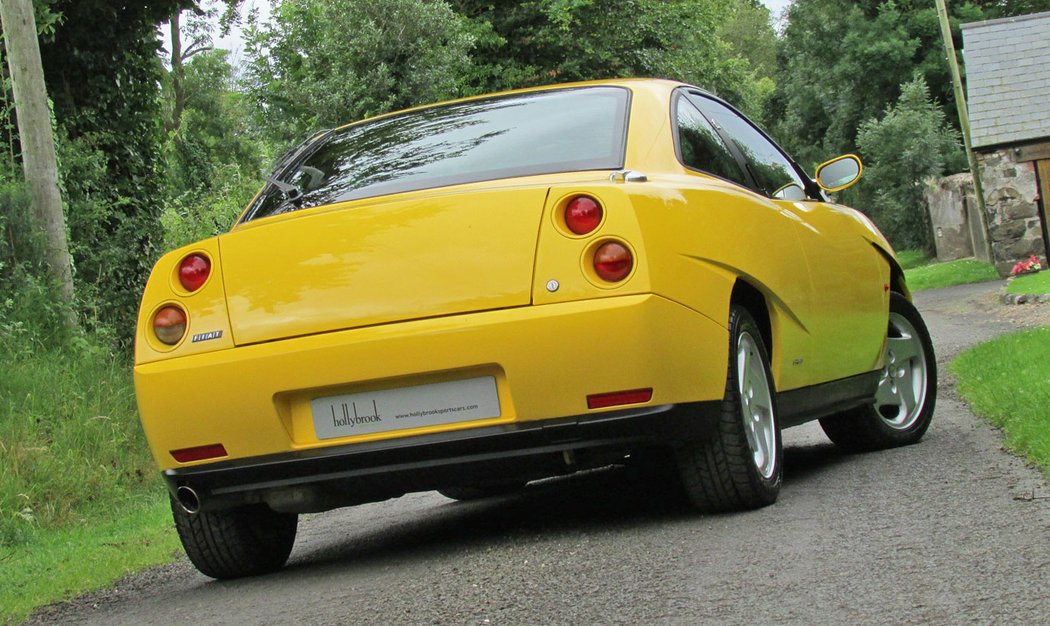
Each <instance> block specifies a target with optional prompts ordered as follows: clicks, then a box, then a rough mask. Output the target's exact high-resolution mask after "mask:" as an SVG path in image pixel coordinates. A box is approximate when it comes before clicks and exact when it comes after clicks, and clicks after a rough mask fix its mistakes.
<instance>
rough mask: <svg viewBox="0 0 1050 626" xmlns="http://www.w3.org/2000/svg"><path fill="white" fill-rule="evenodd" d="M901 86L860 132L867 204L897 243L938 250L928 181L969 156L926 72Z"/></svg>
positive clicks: (864, 191) (885, 230)
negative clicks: (925, 197)
mask: <svg viewBox="0 0 1050 626" xmlns="http://www.w3.org/2000/svg"><path fill="white" fill-rule="evenodd" d="M900 91H901V95H900V98H898V100H897V102H896V104H894V105H893V106H891V107H888V108H887V109H886V111H885V114H884V115H883V116H882V119H870V120H868V121H866V122H864V123H863V124H862V125H861V127H860V129H859V132H858V134H857V146H858V147H859V149H860V153H861V156H862V157H863V158H864V159H865V161H866V162H867V169H866V170H865V176H864V180H863V181H862V183H863V186H862V192H863V194H864V199H865V200H864V202H863V204H862V206H863V207H864V208H865V211H866V212H867V213H868V214H869V215H870V216H871V218H872V220H874V221H875V223H876V224H877V225H878V226H879V228H880V229H881V230H882V231H883V232H884V233H885V234H886V236H887V237H888V238H889V239H890V241H891V242H892V243H893V244H894V246H896V247H898V248H907V249H912V248H918V249H924V250H932V247H933V245H932V244H933V238H932V233H930V226H929V223H928V220H927V219H926V209H925V201H924V200H923V191H922V190H923V187H922V181H923V180H925V179H926V178H929V177H931V176H940V175H943V174H944V173H945V172H946V171H948V170H955V169H958V168H960V167H962V166H963V165H964V164H965V162H966V157H965V155H964V154H963V152H962V150H961V148H962V145H961V138H960V135H959V132H958V131H957V130H955V129H954V128H952V126H951V124H949V123H948V121H947V119H946V118H945V114H944V111H942V110H941V109H940V107H938V106H937V104H936V103H935V102H934V101H933V98H932V97H931V96H930V89H929V87H928V86H927V85H926V81H925V79H924V78H923V77H922V74H921V73H919V72H916V74H915V77H914V78H913V79H912V80H911V82H908V83H905V84H903V85H902V86H901V89H900Z"/></svg>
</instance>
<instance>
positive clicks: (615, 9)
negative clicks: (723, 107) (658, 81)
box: [451, 0, 772, 112]
mask: <svg viewBox="0 0 1050 626" xmlns="http://www.w3.org/2000/svg"><path fill="white" fill-rule="evenodd" d="M748 1H749V0H739V1H738V2H734V3H733V4H732V7H731V9H730V10H728V11H727V10H726V4H725V3H724V2H721V1H716V0H575V1H572V2H566V1H564V0H528V1H525V2H489V1H486V0H453V1H452V3H451V4H452V6H453V7H454V8H455V9H456V10H457V11H458V12H460V13H461V14H463V15H465V16H467V17H469V18H470V19H471V20H472V21H473V22H474V23H475V24H477V25H478V28H479V29H480V30H479V32H480V33H481V36H479V39H478V46H477V48H476V50H475V52H474V59H475V65H476V66H477V67H478V68H479V69H478V71H477V73H476V76H477V78H478V84H477V89H478V90H479V91H495V90H500V89H508V88H515V87H527V86H533V85H542V84H548V83H562V82H570V81H577V80H590V79H596V78H620V77H629V76H656V77H663V78H672V79H678V80H683V81H686V82H691V83H695V84H697V85H700V86H703V87H706V88H708V89H710V90H712V91H715V92H717V93H718V94H720V95H722V96H723V97H725V98H727V99H729V100H730V101H732V102H733V103H734V104H737V105H738V106H742V108H744V109H746V110H749V112H754V110H753V109H754V107H753V106H752V105H754V104H756V99H755V98H754V97H753V96H754V88H755V85H754V82H755V78H754V76H753V75H752V74H751V73H750V67H749V63H748V61H747V60H746V59H745V58H742V56H741V55H739V54H737V53H735V52H734V49H733V48H732V46H731V45H730V44H729V43H727V42H726V41H724V40H723V39H722V38H721V37H720V36H719V32H720V29H721V27H722V26H723V25H724V24H725V23H726V22H727V20H729V19H731V18H732V17H733V16H735V15H737V13H736V8H737V6H738V5H739V4H741V3H744V2H748ZM770 43H772V41H770Z"/></svg>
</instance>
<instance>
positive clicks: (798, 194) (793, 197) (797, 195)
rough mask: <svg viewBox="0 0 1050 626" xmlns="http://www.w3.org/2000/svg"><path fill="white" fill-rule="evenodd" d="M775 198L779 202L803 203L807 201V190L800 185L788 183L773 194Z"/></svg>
mask: <svg viewBox="0 0 1050 626" xmlns="http://www.w3.org/2000/svg"><path fill="white" fill-rule="evenodd" d="M773 198H775V199H777V200H790V201H792V202H801V201H803V200H805V199H806V190H805V189H803V188H802V187H799V186H798V183H788V184H786V185H784V186H783V187H781V188H780V189H777V190H776V191H774V192H773Z"/></svg>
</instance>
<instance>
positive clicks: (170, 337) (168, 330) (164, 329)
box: [153, 306, 186, 346]
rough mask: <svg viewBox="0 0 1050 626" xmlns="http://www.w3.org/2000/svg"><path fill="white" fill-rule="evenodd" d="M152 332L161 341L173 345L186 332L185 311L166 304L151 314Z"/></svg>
mask: <svg viewBox="0 0 1050 626" xmlns="http://www.w3.org/2000/svg"><path fill="white" fill-rule="evenodd" d="M153 334H154V335H156V336H157V339H159V340H160V341H161V343H165V344H167V345H169V346H173V345H175V344H177V343H179V342H180V341H182V337H183V336H184V335H185V334H186V313H185V312H184V311H183V310H182V309H180V308H179V307H177V306H166V307H164V308H162V309H161V310H159V311H157V312H156V314H154V315H153Z"/></svg>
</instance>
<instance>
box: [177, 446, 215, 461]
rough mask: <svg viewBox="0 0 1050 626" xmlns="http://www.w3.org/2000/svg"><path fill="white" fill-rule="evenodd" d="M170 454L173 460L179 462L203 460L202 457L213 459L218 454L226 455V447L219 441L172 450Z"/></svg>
mask: <svg viewBox="0 0 1050 626" xmlns="http://www.w3.org/2000/svg"><path fill="white" fill-rule="evenodd" d="M171 456H173V457H175V460H176V461H178V462H179V463H189V462H191V461H203V460H204V459H215V458H218V457H220V456H226V448H224V447H223V445H222V444H221V443H212V444H208V445H206V446H197V447H196V448H183V449H181V450H172V451H171Z"/></svg>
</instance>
